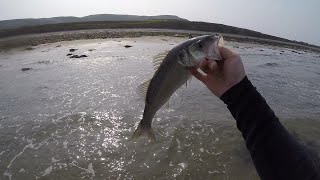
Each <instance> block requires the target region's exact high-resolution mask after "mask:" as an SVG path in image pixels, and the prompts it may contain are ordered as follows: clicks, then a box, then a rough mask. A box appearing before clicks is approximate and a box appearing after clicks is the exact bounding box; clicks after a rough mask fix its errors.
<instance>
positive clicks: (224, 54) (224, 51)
mask: <svg viewBox="0 0 320 180" xmlns="http://www.w3.org/2000/svg"><path fill="white" fill-rule="evenodd" d="M219 53H220V56H221V57H222V59H229V58H231V57H233V56H235V55H236V53H234V52H232V51H231V50H229V49H228V48H225V47H220V48H219Z"/></svg>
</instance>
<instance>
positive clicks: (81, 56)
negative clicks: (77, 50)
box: [70, 54, 88, 58]
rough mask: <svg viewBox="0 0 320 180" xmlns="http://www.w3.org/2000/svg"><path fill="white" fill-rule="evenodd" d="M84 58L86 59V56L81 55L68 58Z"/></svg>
mask: <svg viewBox="0 0 320 180" xmlns="http://www.w3.org/2000/svg"><path fill="white" fill-rule="evenodd" d="M85 57H88V56H87V55H85V54H83V55H80V56H79V55H72V56H70V58H85Z"/></svg>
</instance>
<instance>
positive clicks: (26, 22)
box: [0, 14, 187, 29]
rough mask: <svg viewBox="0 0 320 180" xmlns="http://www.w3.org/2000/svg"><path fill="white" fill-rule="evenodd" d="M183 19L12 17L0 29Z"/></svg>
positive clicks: (106, 16) (162, 17)
mask: <svg viewBox="0 0 320 180" xmlns="http://www.w3.org/2000/svg"><path fill="white" fill-rule="evenodd" d="M159 19H166V20H183V21H187V20H186V19H182V18H180V17H178V16H172V15H160V16H136V15H118V14H97V15H90V16H85V17H73V16H69V17H53V18H40V19H13V20H5V21H0V29H13V28H20V27H28V26H39V25H46V24H59V23H75V22H90V21H147V20H159Z"/></svg>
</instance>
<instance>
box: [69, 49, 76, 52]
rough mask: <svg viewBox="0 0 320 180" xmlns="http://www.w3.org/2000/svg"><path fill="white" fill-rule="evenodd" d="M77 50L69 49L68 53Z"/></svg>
mask: <svg viewBox="0 0 320 180" xmlns="http://www.w3.org/2000/svg"><path fill="white" fill-rule="evenodd" d="M76 50H78V49H69V51H70V52H75V51H76Z"/></svg>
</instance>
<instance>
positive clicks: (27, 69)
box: [21, 68, 32, 71]
mask: <svg viewBox="0 0 320 180" xmlns="http://www.w3.org/2000/svg"><path fill="white" fill-rule="evenodd" d="M31 69H32V68H22V69H21V71H29V70H31Z"/></svg>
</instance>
